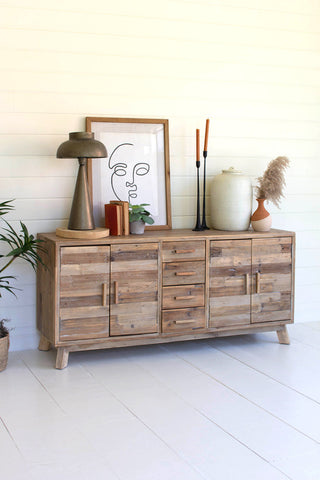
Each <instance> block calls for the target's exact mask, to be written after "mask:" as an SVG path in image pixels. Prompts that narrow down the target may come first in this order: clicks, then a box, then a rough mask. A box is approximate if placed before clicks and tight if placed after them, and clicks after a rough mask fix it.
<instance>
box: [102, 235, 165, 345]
mask: <svg viewBox="0 0 320 480" xmlns="http://www.w3.org/2000/svg"><path fill="white" fill-rule="evenodd" d="M158 250H159V249H158V244H157V243H145V244H132V245H129V244H126V245H112V246H111V299H110V335H112V336H115V335H137V334H143V333H156V332H157V331H158V330H159V321H158V292H159V288H158V283H159V282H158Z"/></svg>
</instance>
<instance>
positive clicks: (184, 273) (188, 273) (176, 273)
mask: <svg viewBox="0 0 320 480" xmlns="http://www.w3.org/2000/svg"><path fill="white" fill-rule="evenodd" d="M195 274H196V272H175V275H177V277H186V276H190V275H195Z"/></svg>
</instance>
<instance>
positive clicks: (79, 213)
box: [56, 132, 109, 238]
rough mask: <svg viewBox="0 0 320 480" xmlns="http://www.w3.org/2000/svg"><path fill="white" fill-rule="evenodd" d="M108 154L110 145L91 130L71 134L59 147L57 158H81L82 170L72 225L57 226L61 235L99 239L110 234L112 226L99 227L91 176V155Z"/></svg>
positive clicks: (75, 195) (74, 200)
mask: <svg viewBox="0 0 320 480" xmlns="http://www.w3.org/2000/svg"><path fill="white" fill-rule="evenodd" d="M107 156H108V154H107V150H106V147H105V146H104V145H103V143H101V142H99V141H98V140H95V138H94V133H90V132H72V133H69V140H67V141H66V142H63V143H62V144H61V145H60V147H59V148H58V150H57V158H78V161H79V171H78V176H77V182H76V187H75V191H74V195H73V200H72V207H71V212H70V217H69V224H68V228H67V229H65V228H57V230H56V234H57V235H59V236H63V237H71V238H97V237H103V236H107V235H108V234H109V230H108V229H105V228H103V229H101V228H99V229H96V228H95V225H94V219H93V209H92V202H91V198H90V192H89V185H88V177H87V160H88V158H105V157H107Z"/></svg>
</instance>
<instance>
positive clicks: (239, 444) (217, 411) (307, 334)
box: [0, 322, 320, 480]
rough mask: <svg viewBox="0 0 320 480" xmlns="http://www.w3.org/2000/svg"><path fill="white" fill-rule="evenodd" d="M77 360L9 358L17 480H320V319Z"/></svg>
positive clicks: (1, 403) (2, 447) (31, 355)
mask: <svg viewBox="0 0 320 480" xmlns="http://www.w3.org/2000/svg"><path fill="white" fill-rule="evenodd" d="M289 334H290V338H291V345H280V344H279V343H278V341H277V337H276V334H275V333H265V334H256V335H248V336H237V337H226V338H217V339H210V340H199V341H194V342H177V343H173V344H165V345H155V346H143V347H132V348H123V349H114V350H104V351H103V350H101V351H93V352H77V353H72V354H70V360H69V366H68V368H66V369H64V370H56V369H55V368H54V364H55V352H54V351H49V352H40V351H36V350H35V351H33V350H28V351H23V352H10V354H9V363H8V367H7V369H6V370H5V371H3V372H2V373H1V374H0V452H1V456H2V457H3V460H1V478H5V479H6V480H20V479H21V480H40V479H41V480H42V479H43V478H46V479H49V480H51V479H57V478H66V479H67V480H75V479H77V480H79V479H80V480H81V479H86V480H87V479H88V478H92V479H93V480H100V479H104V480H105V479H107V480H160V479H161V480H172V479H175V480H180V479H181V480H211V479H212V480H216V479H218V480H229V479H230V480H234V479H236V480H244V479H246V480H248V479H256V478H257V479H259V480H285V479H291V480H319V478H320V382H319V378H320V377H319V365H320V322H313V323H305V324H297V325H290V326H289Z"/></svg>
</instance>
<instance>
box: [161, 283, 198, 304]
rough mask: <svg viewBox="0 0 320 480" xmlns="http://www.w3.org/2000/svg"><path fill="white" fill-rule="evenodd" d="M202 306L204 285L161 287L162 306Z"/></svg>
mask: <svg viewBox="0 0 320 480" xmlns="http://www.w3.org/2000/svg"><path fill="white" fill-rule="evenodd" d="M186 307H204V285H201V284H200V285H181V286H179V287H176V286H174V287H163V297H162V308H165V309H169V308H186Z"/></svg>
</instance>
